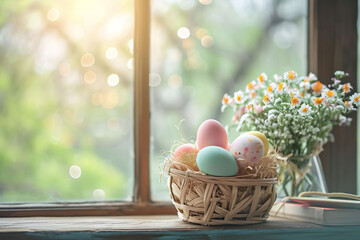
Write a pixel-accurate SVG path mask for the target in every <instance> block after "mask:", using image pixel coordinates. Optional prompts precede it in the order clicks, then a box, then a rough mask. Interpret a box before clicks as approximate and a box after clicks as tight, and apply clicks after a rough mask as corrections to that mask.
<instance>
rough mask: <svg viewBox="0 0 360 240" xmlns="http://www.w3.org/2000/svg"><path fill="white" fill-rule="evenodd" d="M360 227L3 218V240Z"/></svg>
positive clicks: (355, 230) (303, 233) (229, 235)
mask: <svg viewBox="0 0 360 240" xmlns="http://www.w3.org/2000/svg"><path fill="white" fill-rule="evenodd" d="M359 234H360V228H359V227H358V226H343V227H341V226H332V227H324V226H320V225H316V224H312V223H305V222H298V221H293V220H287V219H282V218H276V217H273V218H270V219H269V220H268V221H267V222H266V223H263V224H255V225H247V226H222V227H204V226H200V225H195V224H189V223H184V222H182V221H180V220H179V219H178V218H177V217H176V216H156V217H151V216H137V217H131V218H129V217H71V218H66V217H52V218H44V217H42V218H39V217H33V218H0V239H196V240H199V239H235V238H238V239H255V238H256V239H301V240H303V239H309V238H310V239H339V238H340V239H355V238H354V237H356V236H358V235H359Z"/></svg>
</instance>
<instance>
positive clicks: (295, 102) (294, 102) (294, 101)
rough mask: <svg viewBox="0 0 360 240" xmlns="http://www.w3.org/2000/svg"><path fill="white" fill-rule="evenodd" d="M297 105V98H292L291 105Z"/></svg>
mask: <svg viewBox="0 0 360 240" xmlns="http://www.w3.org/2000/svg"><path fill="white" fill-rule="evenodd" d="M297 104H299V99H298V98H297V97H292V98H291V105H293V106H294V105H297Z"/></svg>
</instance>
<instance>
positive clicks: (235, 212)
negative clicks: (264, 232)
mask: <svg viewBox="0 0 360 240" xmlns="http://www.w3.org/2000/svg"><path fill="white" fill-rule="evenodd" d="M168 175H169V177H168V187H169V190H170V196H171V199H172V203H173V204H174V205H175V207H176V209H177V211H178V216H179V218H180V219H182V220H183V221H186V222H191V223H197V224H202V225H226V224H231V225H246V224H254V223H260V222H264V221H266V219H267V218H268V216H269V212H270V209H271V207H272V206H273V204H274V202H275V199H276V191H275V183H276V182H277V178H267V179H243V178H237V177H213V176H209V175H203V174H202V173H199V172H194V171H182V170H180V169H176V168H171V169H169V172H168Z"/></svg>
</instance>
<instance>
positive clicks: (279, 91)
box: [276, 82, 286, 93]
mask: <svg viewBox="0 0 360 240" xmlns="http://www.w3.org/2000/svg"><path fill="white" fill-rule="evenodd" d="M285 87H286V84H285V83H284V82H281V83H279V84H278V85H277V88H276V91H277V92H278V93H283V92H284V89H285Z"/></svg>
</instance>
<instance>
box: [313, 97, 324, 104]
mask: <svg viewBox="0 0 360 240" xmlns="http://www.w3.org/2000/svg"><path fill="white" fill-rule="evenodd" d="M323 100H324V98H323V97H322V98H314V99H313V101H314V103H315V105H319V104H321V103H322V101H323Z"/></svg>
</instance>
